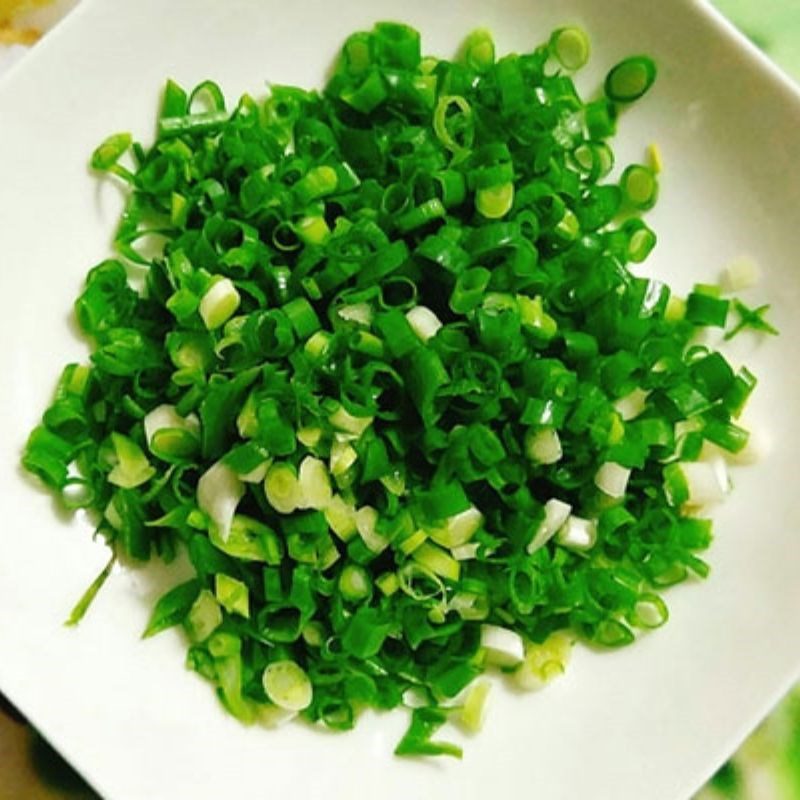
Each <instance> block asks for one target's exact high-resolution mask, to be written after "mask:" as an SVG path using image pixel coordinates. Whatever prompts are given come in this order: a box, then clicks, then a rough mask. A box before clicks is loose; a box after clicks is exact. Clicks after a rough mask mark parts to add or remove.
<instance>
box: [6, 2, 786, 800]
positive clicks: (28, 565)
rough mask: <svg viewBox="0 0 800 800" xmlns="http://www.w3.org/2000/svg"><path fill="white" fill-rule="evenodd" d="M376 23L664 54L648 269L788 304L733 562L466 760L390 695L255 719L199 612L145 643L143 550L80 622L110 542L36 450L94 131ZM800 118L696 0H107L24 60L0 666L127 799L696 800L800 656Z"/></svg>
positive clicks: (718, 552)
mask: <svg viewBox="0 0 800 800" xmlns="http://www.w3.org/2000/svg"><path fill="white" fill-rule="evenodd" d="M378 19H398V20H402V21H405V22H408V23H410V24H412V25H414V26H416V27H417V28H419V29H420V30H421V31H422V33H423V43H424V49H425V50H426V51H427V52H431V53H438V54H443V55H450V54H452V53H453V52H454V51H455V49H456V47H457V45H458V44H459V42H460V40H461V39H462V37H463V36H464V35H465V34H466V33H467V32H468V31H469V30H471V29H473V28H474V27H477V26H478V25H484V26H487V27H489V28H490V29H491V30H492V31H493V32H494V33H495V35H496V40H497V43H498V50H499V51H500V52H507V51H510V50H527V49H531V48H532V47H533V46H534V45H536V44H538V43H540V42H541V41H544V40H545V39H546V37H547V36H548V35H549V33H550V31H551V30H552V29H553V28H554V27H556V26H558V25H562V24H565V23H578V24H581V25H582V26H583V27H585V28H586V30H587V31H588V32H589V33H590V35H591V38H592V42H593V47H594V50H593V56H592V60H591V64H590V68H588V69H587V70H585V71H584V73H582V74H581V76H580V79H579V85H580V86H581V87H582V88H583V89H584V90H585V91H593V90H596V89H597V88H598V86H599V85H600V80H601V78H602V76H603V75H604V73H605V71H606V70H607V69H608V68H609V67H610V66H611V65H612V64H614V63H615V62H616V61H617V60H619V59H620V58H621V57H623V56H625V55H629V54H632V53H636V52H647V53H650V54H652V55H653V56H654V57H655V58H656V60H657V61H658V64H659V66H660V77H659V80H658V82H657V84H656V86H655V87H654V89H653V91H652V92H651V93H650V94H649V95H648V96H647V98H645V99H644V100H643V101H642V102H641V103H640V104H638V105H637V106H635V107H634V108H633V109H631V110H630V111H628V112H626V113H625V114H624V115H623V118H622V120H621V124H620V134H619V136H618V138H617V140H616V148H617V151H618V154H619V160H620V162H623V163H624V162H625V161H627V160H640V159H641V158H642V157H643V156H642V154H643V149H644V146H645V145H646V144H648V143H650V142H651V141H657V142H658V143H659V145H660V147H661V150H662V152H663V156H664V161H665V171H664V174H663V177H662V182H661V184H662V185H661V197H660V202H659V204H658V206H657V208H656V210H655V211H654V212H653V213H652V214H651V215H650V217H649V219H650V221H651V224H652V225H653V227H654V228H655V229H656V230H657V232H658V234H659V246H658V248H657V249H656V251H655V253H654V254H653V256H652V257H651V258H650V260H649V261H648V262H647V265H646V271H647V273H648V274H653V275H656V276H659V277H663V278H667V279H668V280H670V281H671V282H672V283H673V284H674V285H675V286H677V288H678V289H679V290H683V291H685V290H687V289H688V288H689V287H690V286H691V284H692V283H693V282H695V281H712V280H715V279H716V278H717V277H718V275H719V272H720V269H721V268H722V267H723V266H724V265H725V264H726V263H727V262H729V261H730V260H731V259H733V258H735V257H738V256H740V255H742V254H747V255H749V256H751V257H753V258H755V259H756V260H757V261H758V262H759V263H760V264H761V266H762V268H763V272H764V280H763V282H762V283H761V285H760V286H759V287H758V288H757V289H755V290H752V293H751V294H748V295H747V296H746V297H745V299H749V300H752V301H753V302H755V301H761V302H767V301H768V302H771V303H772V304H773V308H772V312H771V318H772V319H773V320H774V322H775V323H776V324H777V325H778V326H779V328H780V329H781V331H782V333H781V336H780V337H779V338H777V339H772V338H770V339H769V340H764V341H762V340H761V339H758V338H756V337H752V338H749V339H748V338H746V337H743V338H742V340H741V341H740V342H739V344H738V348H737V350H736V357H741V358H742V359H743V360H745V361H746V362H747V363H748V365H749V366H750V367H751V368H752V369H753V370H754V371H755V372H756V373H757V374H758V375H759V377H760V378H761V383H760V385H759V388H758V391H757V394H756V398H755V400H754V402H753V404H752V405H753V412H752V414H751V417H752V419H753V422H754V424H756V425H760V426H762V427H766V428H767V429H768V431H769V432H770V433H771V437H772V442H773V446H772V449H771V452H770V454H769V456H768V458H767V459H766V460H765V461H763V463H760V464H758V465H757V466H754V467H751V468H748V469H746V470H741V471H739V472H737V473H736V474H735V483H736V488H735V491H734V492H733V494H732V496H731V498H730V500H729V501H728V502H727V504H726V505H725V506H724V507H723V508H722V509H721V510H720V512H719V514H718V515H717V524H716V531H717V541H716V543H715V544H714V546H713V548H712V550H711V552H710V556H709V557H710V560H711V563H712V565H713V571H712V575H711V577H710V579H709V580H708V581H706V582H702V583H700V582H697V583H693V584H692V585H686V586H683V587H680V588H678V589H676V590H672V591H669V592H668V593H667V600H668V602H669V604H670V607H671V614H672V619H671V621H670V623H669V624H668V625H667V626H666V627H665V628H664V629H661V630H660V631H658V632H656V633H654V634H652V635H650V636H646V637H643V638H642V639H641V640H640V641H639V642H638V643H637V644H636V645H635V646H633V647H631V648H627V649H625V650H623V651H617V652H612V653H603V654H596V653H593V652H589V651H588V650H586V649H583V648H578V649H577V652H576V655H575V658H574V659H573V663H572V665H571V667H570V669H569V672H568V675H567V676H566V677H565V678H563V679H561V680H560V681H557V682H555V683H554V684H553V685H552V686H551V687H550V688H548V689H546V690H545V691H544V692H542V693H540V694H536V695H525V696H520V695H514V694H512V693H510V692H507V691H505V690H503V689H500V688H498V689H497V690H496V691H495V693H494V696H493V702H492V707H491V710H490V714H489V716H488V721H487V724H486V726H485V729H484V731H483V732H482V733H481V734H480V735H479V736H478V737H476V738H474V739H472V740H470V741H468V742H466V752H465V758H464V761H463V762H461V763H452V762H445V761H444V760H438V761H429V762H414V761H405V760H401V759H397V758H394V757H393V756H392V755H391V753H392V749H393V747H394V744H395V743H396V741H397V740H398V738H399V736H400V735H401V733H402V731H403V729H404V726H405V724H406V719H405V717H404V715H403V714H401V713H393V714H390V715H385V716H382V717H378V716H374V715H368V716H367V717H365V718H364V719H363V720H362V721H361V723H360V724H359V725H358V727H357V729H356V731H354V732H352V733H349V734H345V735H331V734H325V733H324V732H315V731H312V730H309V729H308V728H305V727H302V726H300V725H289V726H287V727H285V728H283V729H280V730H279V731H266V730H261V729H246V728H243V727H241V726H239V724H238V723H237V722H235V721H234V720H232V719H231V718H229V717H228V716H227V715H226V714H225V713H224V712H223V711H222V710H221V708H220V707H219V705H218V704H217V701H216V699H215V698H214V696H213V693H212V692H211V691H210V689H209V687H208V686H207V685H206V684H205V682H204V681H202V679H200V678H199V677H197V676H195V675H193V674H191V673H189V672H186V671H185V669H184V666H183V659H184V644H183V642H182V640H181V637H180V635H179V634H178V633H177V632H175V631H170V632H168V633H166V634H163V635H161V636H159V637H156V638H155V639H153V640H148V641H146V642H143V641H141V640H140V639H139V632H140V631H141V630H142V629H143V627H144V623H145V621H146V618H147V615H148V613H149V608H150V606H151V603H152V600H153V598H154V597H155V596H156V595H157V594H158V593H159V590H160V585H159V582H160V575H159V572H160V571H159V570H158V569H156V568H153V569H150V568H148V569H147V570H139V571H137V572H130V571H123V570H117V571H116V572H114V574H113V575H112V577H111V579H110V580H109V582H108V584H107V585H106V587H105V589H104V590H103V592H102V593H101V594H100V596H99V598H98V600H97V602H96V604H95V605H94V606H93V608H92V609H91V611H90V613H89V615H88V616H87V618H86V619H85V620H84V622H83V623H82V624H81V626H80V627H79V628H78V629H77V630H73V629H66V628H64V627H63V626H62V624H61V623H62V620H63V619H64V617H65V616H66V614H67V613H68V610H69V609H70V608H71V607H72V605H73V603H74V602H75V600H76V599H77V598H78V597H79V596H80V594H81V592H82V591H83V589H84V588H85V587H86V585H87V584H88V583H89V582H90V580H91V579H92V578H93V577H94V576H95V574H96V573H97V571H98V570H99V569H100V567H101V566H102V564H103V562H104V559H105V557H106V553H105V550H104V548H103V547H101V546H99V545H96V544H94V543H92V541H91V528H90V526H89V523H88V522H87V521H86V520H84V519H77V520H74V521H71V522H70V521H68V520H66V519H64V518H63V517H59V516H58V515H57V514H56V510H55V505H54V503H53V502H52V501H51V500H50V499H49V498H48V497H47V496H46V495H45V494H44V493H43V492H42V491H39V490H37V489H36V488H35V487H34V486H33V484H32V483H31V482H30V481H28V480H27V479H26V478H25V477H24V476H23V474H22V472H21V470H20V469H19V467H18V461H19V454H20V450H21V447H22V445H23V443H24V440H25V437H26V435H27V432H28V431H29V430H30V428H31V427H32V426H33V425H34V424H35V423H36V422H37V420H38V418H39V415H40V414H41V412H42V410H43V409H44V407H45V405H46V404H47V402H48V401H49V399H50V396H51V392H52V390H53V386H54V383H55V379H56V376H57V374H58V372H59V370H60V368H61V366H62V365H63V364H64V363H66V362H67V361H68V360H79V359H83V358H85V357H86V347H85V344H84V343H83V342H82V341H80V340H79V339H78V338H77V336H76V334H75V332H74V328H73V327H72V325H71V322H70V310H71V304H72V301H73V299H74V298H75V296H76V294H77V292H78V291H79V288H80V286H81V284H82V280H83V277H84V275H85V273H86V271H87V269H88V268H89V267H91V266H92V265H94V264H95V263H97V262H98V261H100V260H101V259H103V258H104V257H106V255H107V253H108V251H109V242H110V238H111V235H112V231H113V228H114V224H115V219H116V215H117V213H118V211H119V197H118V196H116V193H115V192H114V191H113V190H110V189H109V187H108V186H103V187H98V186H97V185H96V184H95V182H94V181H93V179H92V178H91V177H90V175H89V173H88V170H87V168H86V166H85V165H86V163H87V160H88V156H89V154H90V153H91V151H92V149H93V148H94V147H95V145H96V144H97V143H99V142H100V141H101V140H102V139H103V138H104V137H105V136H106V135H107V134H109V133H111V132H114V131H118V130H132V131H133V132H134V134H135V135H136V136H138V137H139V138H140V139H141V140H143V141H149V140H150V139H151V137H152V131H153V119H154V114H155V109H156V107H157V101H158V96H159V92H160V89H161V87H162V85H163V82H164V80H165V79H166V77H168V76H171V77H173V78H175V79H176V80H178V81H179V82H180V83H182V84H184V85H194V84H196V83H198V82H199V81H201V80H202V79H204V78H207V77H211V78H214V79H216V80H217V81H218V82H219V83H220V84H221V85H222V86H223V88H224V89H225V91H226V93H227V95H228V96H229V97H238V95H239V94H240V93H241V92H243V91H245V90H247V91H250V92H253V93H259V92H260V91H261V89H262V87H263V84H264V81H266V80H270V81H273V82H276V83H293V84H297V85H301V86H319V85H320V84H321V81H322V78H323V75H324V71H325V69H326V68H327V67H328V65H329V64H330V63H331V61H332V59H333V58H334V56H335V54H336V53H337V48H338V46H339V45H340V43H341V42H342V40H343V39H344V37H345V36H346V35H347V34H348V33H350V32H352V31H353V30H356V29H359V28H368V27H370V26H371V25H372V23H373V22H374V21H376V20H378ZM799 132H800V95H798V92H797V91H796V89H795V88H794V87H793V86H792V85H791V84H790V83H789V82H788V81H787V80H786V79H784V78H783V77H782V76H781V75H780V74H779V73H778V72H777V71H776V70H775V69H774V68H772V67H771V66H770V65H769V64H768V63H767V62H766V61H765V60H764V59H763V58H762V57H761V56H760V55H759V54H758V53H757V52H756V51H755V50H754V48H752V47H751V46H750V45H749V44H748V43H747V42H746V41H745V40H744V39H743V38H742V37H740V36H738V34H736V33H735V32H734V31H733V30H732V29H731V28H730V27H728V26H727V25H726V24H725V23H723V22H722V21H721V20H720V19H719V18H718V17H717V16H716V15H715V14H714V13H713V12H712V11H710V10H709V9H708V8H707V7H706V6H705V5H704V4H702V3H700V2H692V0H670V2H668V3H667V2H664V3H655V2H650V3H643V2H641V0H607V2H604V3H598V2H596V0H563V1H562V2H558V0H551V2H544V1H542V2H530V0H497V2H494V3H486V2H481V0H438V2H431V0H404V2H402V3H396V2H389V0H373V2H370V3H364V2H358V1H357V0H339V2H336V3H329V2H323V0H294V1H293V2H291V3H283V2H278V0H227V2H219V0H170V2H169V3H165V2H163V0H139V2H136V3H131V2H129V1H128V0H102V1H101V0H84V2H83V3H81V5H80V6H79V7H78V9H77V10H76V11H75V12H73V14H72V16H71V17H70V18H69V19H67V20H66V21H65V22H64V23H63V24H62V25H61V26H60V27H59V29H58V30H56V31H55V32H54V33H53V34H52V38H49V39H48V40H47V41H45V42H44V43H43V44H42V45H41V47H40V48H37V51H36V52H35V53H34V54H33V55H32V56H31V58H30V59H28V60H27V61H26V63H24V64H22V65H21V66H20V67H19V68H18V69H16V70H15V71H13V72H12V74H10V75H9V76H7V78H6V79H5V80H4V81H3V82H2V83H0V264H1V265H2V267H1V271H0V287H2V288H1V290H0V298H1V299H2V300H1V301H0V302H2V315H1V316H0V326H2V327H0V330H2V337H1V338H0V341H2V343H3V346H4V347H3V352H4V361H3V377H4V380H3V387H2V392H0V442H1V445H2V450H0V453H1V454H2V457H1V458H0V486H2V487H3V488H2V497H3V525H2V534H0V609H2V612H0V686H2V689H3V690H4V691H5V692H6V693H7V694H8V695H9V697H10V698H11V699H12V700H13V701H14V702H15V703H16V704H18V705H19V707H20V708H21V710H22V711H23V712H25V713H26V714H27V715H28V716H29V717H30V719H31V720H32V722H33V723H34V724H35V725H37V726H38V727H39V728H40V729H41V730H42V731H43V733H44V734H45V735H46V736H47V737H48V738H49V739H50V740H51V741H52V742H53V743H54V744H55V745H56V746H57V747H58V748H59V749H60V750H61V751H62V752H63V753H64V755H65V756H66V757H67V758H68V759H69V760H70V761H72V762H73V763H74V764H75V765H76V766H77V767H78V768H79V769H80V770H81V771H82V772H83V773H84V775H85V776H86V777H87V778H88V779H89V781H90V782H92V783H93V784H94V785H95V786H96V787H97V789H98V790H99V791H100V792H101V794H103V795H104V796H105V797H107V798H109V800H127V799H130V800H144V799H145V798H147V799H148V800H161V799H162V798H163V800H175V799H176V798H184V797H186V798H189V797H191V798H193V799H194V800H201V798H214V799H215V800H217V799H218V798H220V797H227V796H236V797H238V798H242V799H243V800H244V799H245V798H260V797H268V796H278V795H282V796H296V797H299V798H317V797H319V798H325V800H335V799H336V798H351V797H354V796H364V797H372V796H374V797H381V798H383V800H393V798H398V799H399V798H416V800H423V799H424V798H450V797H453V798H455V797H459V798H473V797H479V796H481V797H482V796H485V795H486V794H487V793H492V794H495V795H497V796H503V795H507V796H511V795H516V796H519V795H520V794H524V795H526V796H531V797H537V798H539V799H540V800H554V799H555V798H570V799H572V798H583V797H587V798H589V797H591V798H593V800H628V799H630V800H633V799H634V798H635V799H636V800H641V799H642V798H646V800H680V799H682V798H686V797H687V796H688V795H689V794H690V793H691V792H692V791H693V790H694V789H695V788H696V787H698V786H699V785H700V784H701V783H702V782H703V780H705V779H706V778H707V777H708V776H709V775H710V774H711V773H712V771H713V770H714V769H715V768H716V767H717V766H718V765H719V764H720V763H721V762H722V761H723V759H724V758H725V757H726V756H727V755H728V754H729V753H731V752H732V751H733V749H734V747H735V746H736V745H737V744H738V743H739V742H740V741H741V740H742V738H743V737H744V736H745V735H746V733H747V732H748V731H749V729H750V728H751V727H752V726H753V725H754V724H755V723H756V722H757V721H758V719H759V718H760V717H761V716H762V715H763V714H764V713H765V712H766V711H767V709H768V708H769V707H770V706H771V705H772V703H773V702H774V701H776V700H777V699H778V697H779V696H780V695H781V693H782V692H783V691H784V690H786V689H787V688H788V686H789V685H790V683H791V682H792V681H793V679H794V678H795V677H796V675H797V672H798V667H800V637H798V636H797V634H796V620H797V619H798V617H800V581H799V580H798V579H797V574H798V566H800V524H799V523H800V503H798V501H797V499H796V498H797V492H796V486H795V483H796V474H797V471H796V464H797V452H798V446H799V445H800V436H799V435H798V434H799V433H800V414H798V412H799V411H800V380H799V379H798V373H797V372H796V363H797V358H796V355H795V351H794V347H795V342H797V341H798V339H800V316H798V314H797V308H798V303H799V302H800V270H798V269H797V266H796V259H797V254H798V253H800V224H798V219H797V214H798V208H800V133H799Z"/></svg>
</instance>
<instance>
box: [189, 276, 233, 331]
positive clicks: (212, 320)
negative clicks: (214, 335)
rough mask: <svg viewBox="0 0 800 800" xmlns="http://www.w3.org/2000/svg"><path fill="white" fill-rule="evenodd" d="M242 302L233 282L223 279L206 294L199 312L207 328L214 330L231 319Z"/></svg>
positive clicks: (201, 301) (214, 284)
mask: <svg viewBox="0 0 800 800" xmlns="http://www.w3.org/2000/svg"><path fill="white" fill-rule="evenodd" d="M240 302H241V297H240V296H239V292H238V291H237V289H236V287H235V286H234V285H233V282H232V281H231V280H230V279H228V278H222V279H221V280H219V281H216V282H215V283H213V284H212V285H211V286H210V287H209V288H208V290H207V291H206V292H205V294H204V295H203V297H202V298H201V300H200V305H199V306H198V311H199V312H200V316H201V317H202V319H203V322H204V323H205V326H206V328H208V329H209V330H214V329H216V328H219V327H220V326H221V325H224V324H225V323H226V322H227V321H228V320H229V319H230V317H231V316H232V315H233V313H234V312H235V311H236V309H237V308H238V307H239V303H240Z"/></svg>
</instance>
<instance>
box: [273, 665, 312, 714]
mask: <svg viewBox="0 0 800 800" xmlns="http://www.w3.org/2000/svg"><path fill="white" fill-rule="evenodd" d="M261 682H262V684H263V686H264V692H265V693H266V695H267V697H268V698H269V699H270V700H271V701H272V702H273V703H274V704H275V705H276V706H278V708H282V709H284V710H286V711H302V710H303V709H304V708H308V706H309V705H311V700H312V696H313V686H312V683H311V681H310V680H309V678H308V675H306V673H305V672H304V671H303V669H302V667H300V666H299V665H298V664H297V663H296V662H294V661H289V660H285V661H273V662H272V663H271V664H267V666H266V667H265V669H264V672H263V674H262V676H261Z"/></svg>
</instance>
